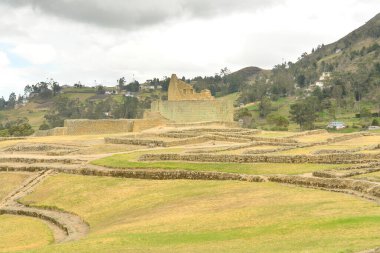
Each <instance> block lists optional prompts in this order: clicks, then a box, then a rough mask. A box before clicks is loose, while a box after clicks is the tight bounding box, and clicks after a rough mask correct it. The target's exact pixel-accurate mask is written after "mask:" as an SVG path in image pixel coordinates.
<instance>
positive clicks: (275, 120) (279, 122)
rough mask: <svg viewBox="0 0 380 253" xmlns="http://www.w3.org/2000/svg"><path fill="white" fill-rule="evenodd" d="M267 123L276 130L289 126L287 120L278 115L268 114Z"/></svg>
mask: <svg viewBox="0 0 380 253" xmlns="http://www.w3.org/2000/svg"><path fill="white" fill-rule="evenodd" d="M267 122H268V123H269V124H271V125H275V126H276V127H277V128H283V129H285V128H287V127H288V126H289V120H288V119H287V118H286V117H284V116H281V115H278V114H269V115H268V117H267Z"/></svg>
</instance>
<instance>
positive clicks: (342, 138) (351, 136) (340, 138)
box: [327, 133, 374, 143]
mask: <svg viewBox="0 0 380 253" xmlns="http://www.w3.org/2000/svg"><path fill="white" fill-rule="evenodd" d="M373 135H374V134H372V133H353V134H346V135H342V136H336V137H333V138H329V139H327V142H328V143H335V142H341V141H348V140H352V139H355V138H360V137H364V136H373Z"/></svg>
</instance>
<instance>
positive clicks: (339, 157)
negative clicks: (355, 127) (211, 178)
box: [139, 154, 380, 164]
mask: <svg viewBox="0 0 380 253" xmlns="http://www.w3.org/2000/svg"><path fill="white" fill-rule="evenodd" d="M379 159H380V154H331V155H214V154H196V155H195V154H194V155H193V154H189V155H180V154H145V155H142V156H141V157H140V158H139V160H140V161H189V162H223V163H326V164H344V163H370V162H376V161H378V160H379Z"/></svg>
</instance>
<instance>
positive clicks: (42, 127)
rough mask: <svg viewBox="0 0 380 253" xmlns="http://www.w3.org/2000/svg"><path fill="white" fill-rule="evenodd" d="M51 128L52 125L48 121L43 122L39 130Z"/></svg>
mask: <svg viewBox="0 0 380 253" xmlns="http://www.w3.org/2000/svg"><path fill="white" fill-rule="evenodd" d="M49 129H50V126H49V124H48V123H46V122H44V123H42V124H41V126H40V127H39V130H49Z"/></svg>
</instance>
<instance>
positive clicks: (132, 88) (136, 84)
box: [125, 81, 140, 92]
mask: <svg viewBox="0 0 380 253" xmlns="http://www.w3.org/2000/svg"><path fill="white" fill-rule="evenodd" d="M125 89H126V90H127V91H130V92H138V91H139V90H140V83H139V82H138V81H134V82H131V83H129V84H128V85H127V86H126V87H125Z"/></svg>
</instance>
